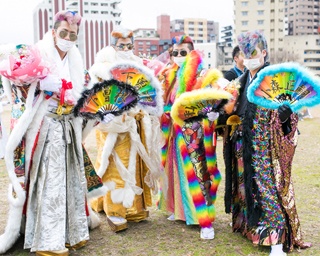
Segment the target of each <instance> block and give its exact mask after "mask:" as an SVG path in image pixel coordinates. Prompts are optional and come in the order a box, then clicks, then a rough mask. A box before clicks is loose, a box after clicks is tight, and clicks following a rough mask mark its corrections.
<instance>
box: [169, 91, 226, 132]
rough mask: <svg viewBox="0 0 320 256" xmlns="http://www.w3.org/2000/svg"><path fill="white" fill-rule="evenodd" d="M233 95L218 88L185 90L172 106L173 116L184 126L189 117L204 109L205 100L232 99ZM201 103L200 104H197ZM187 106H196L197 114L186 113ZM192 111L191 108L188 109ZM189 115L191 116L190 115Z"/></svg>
mask: <svg viewBox="0 0 320 256" xmlns="http://www.w3.org/2000/svg"><path fill="white" fill-rule="evenodd" d="M231 97H232V95H231V94H230V93H228V92H226V91H224V90H217V89H211V88H205V89H200V90H193V91H191V92H185V93H183V94H181V96H180V97H179V98H177V99H176V101H175V102H174V104H173V105H172V108H171V117H172V119H173V121H174V122H175V123H177V124H178V125H179V126H181V127H182V126H183V124H184V122H185V120H186V119H188V117H195V116H197V115H198V114H199V112H200V111H201V110H202V109H200V107H201V106H202V108H203V107H205V106H203V104H204V103H205V101H207V100H208V101H210V100H214V99H230V98H231ZM197 105H200V106H197ZM186 106H190V107H194V108H195V110H194V113H195V116H190V115H189V114H190V113H185V112H184V111H185V110H186V109H185V108H186ZM188 111H189V112H190V110H188ZM188 115H189V116H188Z"/></svg>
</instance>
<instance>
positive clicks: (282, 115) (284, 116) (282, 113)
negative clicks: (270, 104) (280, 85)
mask: <svg viewBox="0 0 320 256" xmlns="http://www.w3.org/2000/svg"><path fill="white" fill-rule="evenodd" d="M278 113H279V119H280V121H281V123H284V122H286V121H287V120H288V118H289V117H290V116H291V114H292V110H291V108H290V107H289V106H288V105H286V104H284V105H281V106H280V107H279V108H278Z"/></svg>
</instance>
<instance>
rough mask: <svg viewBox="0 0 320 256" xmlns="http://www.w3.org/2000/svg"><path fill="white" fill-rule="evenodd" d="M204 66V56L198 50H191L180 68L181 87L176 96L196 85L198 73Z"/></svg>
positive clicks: (178, 75)
mask: <svg viewBox="0 0 320 256" xmlns="http://www.w3.org/2000/svg"><path fill="white" fill-rule="evenodd" d="M202 68H203V67H202V58H201V56H200V54H199V53H198V52H197V51H191V52H190V53H189V54H188V55H187V57H186V60H185V62H184V63H183V64H182V66H181V67H180V69H179V70H178V74H177V77H178V79H179V88H178V90H177V94H176V97H179V96H180V95H181V94H182V93H184V92H189V91H192V90H193V89H194V85H195V84H196V83H197V77H198V74H199V72H200V71H201V70H202Z"/></svg>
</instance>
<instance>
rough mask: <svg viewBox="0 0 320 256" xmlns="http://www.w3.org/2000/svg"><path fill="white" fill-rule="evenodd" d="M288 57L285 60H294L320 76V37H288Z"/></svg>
mask: <svg viewBox="0 0 320 256" xmlns="http://www.w3.org/2000/svg"><path fill="white" fill-rule="evenodd" d="M284 42H285V45H286V49H287V51H286V55H288V56H284V58H287V59H294V61H295V62H298V63H299V64H301V65H302V66H304V67H306V68H308V69H309V70H311V71H312V72H313V73H314V74H316V75H318V76H320V36H319V35H303V36H301V35H296V36H286V37H285V39H284Z"/></svg>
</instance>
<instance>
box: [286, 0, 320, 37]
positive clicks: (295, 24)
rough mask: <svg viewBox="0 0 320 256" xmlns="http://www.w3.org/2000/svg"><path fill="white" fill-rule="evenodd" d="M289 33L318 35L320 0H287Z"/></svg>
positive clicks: (294, 34)
mask: <svg viewBox="0 0 320 256" xmlns="http://www.w3.org/2000/svg"><path fill="white" fill-rule="evenodd" d="M284 11H285V17H286V22H287V31H286V32H287V35H292V36H299V35H318V34H319V25H320V21H319V20H320V2H319V0H308V1H306V0H305V1H303V0H299V1H297V0H295V1H294V0H285V9H284Z"/></svg>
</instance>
